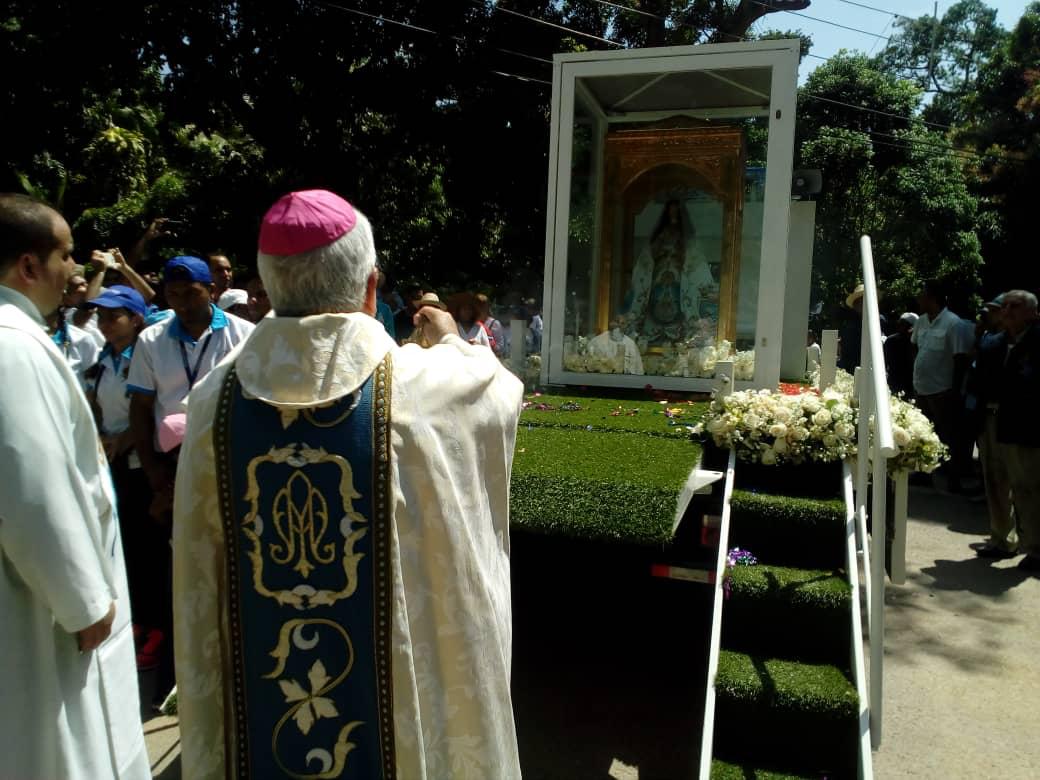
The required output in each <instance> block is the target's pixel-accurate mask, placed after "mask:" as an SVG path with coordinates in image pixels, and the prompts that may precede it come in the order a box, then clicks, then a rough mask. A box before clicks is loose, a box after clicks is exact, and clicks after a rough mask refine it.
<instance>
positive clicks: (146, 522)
mask: <svg viewBox="0 0 1040 780" xmlns="http://www.w3.org/2000/svg"><path fill="white" fill-rule="evenodd" d="M112 482H113V483H114V484H115V488H116V499H117V503H118V511H119V530H120V534H121V535H122V537H123V557H124V558H125V559H126V578H127V583H128V585H129V588H130V612H131V614H132V615H133V619H134V622H135V623H138V624H140V625H142V626H146V627H148V628H161V627H162V624H163V623H164V622H165V620H166V618H165V614H166V612H167V611H169V609H170V597H169V595H168V594H169V590H170V588H169V586H168V585H167V580H169V579H170V542H169V539H170V530H169V527H163V526H162V525H160V524H159V523H157V522H156V521H155V520H154V519H153V518H152V517H151V515H149V514H148V508H149V506H150V505H151V502H152V489H151V487H150V486H149V484H148V477H146V476H145V473H144V470H143V469H139V468H138V469H131V468H130V467H129V465H128V464H127V457H126V455H123V456H121V457H119V458H117V459H116V460H115V461H114V462H113V463H112Z"/></svg>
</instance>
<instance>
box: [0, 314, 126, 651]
mask: <svg viewBox="0 0 1040 780" xmlns="http://www.w3.org/2000/svg"><path fill="white" fill-rule="evenodd" d="M0 351H2V354H3V367H4V370H5V372H7V373H8V375H9V376H16V377H17V378H18V381H17V382H0V410H2V414H0V463H2V464H3V473H4V479H3V481H2V482H0V550H2V551H3V555H4V556H5V557H6V558H7V559H8V560H9V561H10V562H11V564H12V565H13V567H14V568H15V569H16V570H17V572H18V575H19V576H20V577H21V578H22V580H24V581H25V584H26V586H27V587H28V589H29V590H30V591H31V592H32V593H33V594H34V595H35V596H36V597H37V598H39V599H40V600H41V601H42V602H44V603H45V604H46V605H47V606H48V608H49V609H50V610H51V612H52V613H53V615H54V618H55V620H57V622H58V623H59V624H60V625H61V627H62V628H64V629H65V630H66V631H68V632H69V633H75V632H77V631H80V630H82V629H84V628H87V627H88V626H91V625H93V624H94V623H96V622H97V621H99V620H100V619H101V618H103V617H104V616H105V614H106V613H107V612H108V609H109V606H110V605H111V603H112V601H113V600H114V596H113V593H112V591H111V589H110V587H109V585H108V582H107V580H106V577H105V569H104V566H103V565H102V562H101V560H99V558H98V539H97V528H96V524H97V518H96V517H87V516H84V512H85V511H89V510H87V509H85V508H84V507H91V506H92V503H91V502H90V501H89V500H88V498H87V496H88V494H89V492H90V488H89V486H88V485H87V484H86V482H85V481H84V478H83V476H82V475H81V474H80V470H79V468H78V466H77V463H76V452H75V442H74V440H73V426H72V421H71V419H70V418H69V400H70V399H69V388H68V386H67V385H66V384H65V383H64V381H63V379H62V377H61V376H60V375H59V374H58V372H57V370H56V368H55V367H54V366H53V365H51V364H50V363H49V361H50V358H49V356H47V355H45V354H41V348H40V346H39V345H38V344H37V343H35V342H34V341H32V339H30V338H28V337H26V336H24V334H17V332H11V331H10V330H8V332H7V333H5V334H3V336H0ZM15 410H17V413H14V412H15ZM92 531H93V533H92Z"/></svg>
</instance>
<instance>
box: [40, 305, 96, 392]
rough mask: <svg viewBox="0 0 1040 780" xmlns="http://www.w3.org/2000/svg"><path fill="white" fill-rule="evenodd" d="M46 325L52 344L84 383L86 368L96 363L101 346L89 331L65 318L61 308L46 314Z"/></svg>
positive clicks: (81, 382)
mask: <svg viewBox="0 0 1040 780" xmlns="http://www.w3.org/2000/svg"><path fill="white" fill-rule="evenodd" d="M47 326H48V328H49V329H50V332H51V340H52V341H53V342H54V346H56V347H57V348H58V351H59V352H61V354H62V355H63V356H64V357H65V360H67V361H68V363H69V368H71V369H72V373H74V374H75V375H76V378H77V379H79V381H80V384H81V385H82V384H84V382H85V381H86V372H87V369H88V368H90V367H91V366H92V365H94V364H95V363H97V359H98V355H100V354H101V347H100V346H98V343H97V341H96V340H95V339H94V337H93V336H91V335H90V333H88V332H87V331H85V330H83V329H82V328H77V327H76V326H75V325H73V324H72V323H71V322H70V321H69V320H68V319H66V316H65V312H64V311H62V310H61V309H59V310H58V311H55V312H54V313H53V314H50V315H48V316H47Z"/></svg>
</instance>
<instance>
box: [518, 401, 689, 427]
mask: <svg viewBox="0 0 1040 780" xmlns="http://www.w3.org/2000/svg"><path fill="white" fill-rule="evenodd" d="M524 400H525V401H527V402H528V403H530V404H531V406H529V407H528V408H527V409H525V410H524V411H523V412H522V413H521V415H520V425H521V426H533V427H540V428H573V429H579V428H580V429H582V430H588V429H589V427H590V426H591V428H592V430H594V431H627V432H633V433H644V434H648V435H650V436H663V437H667V438H689V435H690V431H689V428H690V426H693V425H696V424H697V422H698V421H699V420H700V418H701V417H702V416H703V415H704V412H705V410H706V409H707V408H708V404H707V402H704V401H697V402H692V401H667V402H664V403H661V402H658V401H655V400H653V399H642V400H638V401H632V400H625V399H619V398H600V397H591V396H583V395H528V396H525V397H524ZM539 404H543V405H547V406H551V407H553V408H552V409H551V410H548V409H539V408H537V407H538V405H539ZM564 404H577V405H578V406H580V407H581V408H580V409H578V410H576V411H562V410H561V409H560V407H561V406H563V405H564ZM668 411H671V412H672V416H668V415H667V414H666V412H668ZM615 413H616V414H615Z"/></svg>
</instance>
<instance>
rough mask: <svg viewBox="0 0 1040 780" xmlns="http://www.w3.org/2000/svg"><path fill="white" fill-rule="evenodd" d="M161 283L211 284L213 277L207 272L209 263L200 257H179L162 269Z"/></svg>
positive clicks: (168, 262)
mask: <svg viewBox="0 0 1040 780" xmlns="http://www.w3.org/2000/svg"><path fill="white" fill-rule="evenodd" d="M163 281H164V282H201V283H202V284H213V275H212V274H210V272H209V263H207V262H206V261H205V260H203V259H202V258H201V257H192V256H191V255H179V256H178V257H174V258H173V259H171V260H168V261H167V262H166V265H165V266H164V267H163Z"/></svg>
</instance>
